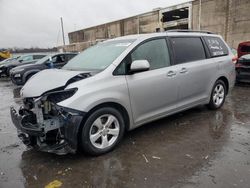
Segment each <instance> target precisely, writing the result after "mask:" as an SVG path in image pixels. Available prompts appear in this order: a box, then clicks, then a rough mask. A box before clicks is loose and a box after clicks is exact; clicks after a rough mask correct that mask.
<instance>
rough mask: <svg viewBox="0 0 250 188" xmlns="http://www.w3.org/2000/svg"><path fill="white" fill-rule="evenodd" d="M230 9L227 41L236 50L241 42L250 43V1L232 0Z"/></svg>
mask: <svg viewBox="0 0 250 188" xmlns="http://www.w3.org/2000/svg"><path fill="white" fill-rule="evenodd" d="M229 7H230V9H229V21H228V22H229V24H228V28H227V30H228V31H227V41H228V43H229V44H231V45H232V46H233V47H235V48H236V47H237V46H238V44H239V43H240V42H243V41H250V1H249V0H230V1H229Z"/></svg>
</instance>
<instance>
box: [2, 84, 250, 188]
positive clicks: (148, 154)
mask: <svg viewBox="0 0 250 188" xmlns="http://www.w3.org/2000/svg"><path fill="white" fill-rule="evenodd" d="M19 89H20V88H16V87H14V86H13V85H12V83H11V82H9V81H7V80H5V81H4V80H1V81H0V101H1V103H0V187H1V188H6V187H7V188H8V187H9V188H22V187H28V188H30V187H32V188H33V187H34V188H39V187H44V186H46V185H47V184H48V183H50V182H52V181H54V180H59V181H60V182H62V187H76V188H77V187H107V188H110V187H119V188H121V187H150V188H151V187H174V188H176V187H184V188H186V187H188V188H189V187H201V188H206V187H208V188H210V187H220V188H224V187H225V188H230V187H240V188H245V187H246V188H247V187H249V185H250V178H249V177H250V85H241V86H236V87H235V88H234V90H233V91H232V93H231V94H230V95H229V96H228V98H227V100H226V103H225V105H224V107H223V108H222V109H221V110H218V111H210V110H208V109H207V108H206V107H197V108H195V109H192V110H189V111H186V112H183V113H179V114H176V115H174V116H171V117H168V118H165V119H162V120H160V121H156V122H153V123H150V124H148V125H145V126H143V127H141V128H138V129H136V130H134V131H131V132H129V133H127V134H126V136H125V138H124V140H123V141H122V143H121V145H120V146H119V147H118V148H116V149H115V151H113V152H111V153H109V154H106V155H103V156H100V157H88V156H86V155H84V154H77V155H66V156H57V155H53V154H48V153H42V152H37V151H34V150H32V149H28V148H26V147H25V146H24V145H23V144H22V143H21V142H20V140H19V139H18V138H17V134H16V129H15V128H14V126H13V125H12V123H11V120H10V115H9V107H10V106H11V105H13V106H15V107H18V106H19V105H20V104H21V100H20V98H19V95H18V93H19Z"/></svg>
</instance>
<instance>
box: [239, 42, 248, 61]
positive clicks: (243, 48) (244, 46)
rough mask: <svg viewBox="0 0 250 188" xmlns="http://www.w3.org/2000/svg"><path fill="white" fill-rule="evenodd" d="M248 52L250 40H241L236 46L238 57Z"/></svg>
mask: <svg viewBox="0 0 250 188" xmlns="http://www.w3.org/2000/svg"><path fill="white" fill-rule="evenodd" d="M247 54H250V41H246V42H242V43H240V44H239V46H238V58H240V57H241V56H243V55H247Z"/></svg>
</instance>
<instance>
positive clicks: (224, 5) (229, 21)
mask: <svg viewBox="0 0 250 188" xmlns="http://www.w3.org/2000/svg"><path fill="white" fill-rule="evenodd" d="M199 1H200V0H196V1H194V2H193V6H192V20H193V22H192V28H193V29H194V30H199V8H200V5H199ZM249 12H250V1H249V0H202V5H201V30H209V31H212V32H215V33H218V34H220V35H222V36H223V38H224V39H225V40H226V41H227V43H228V44H229V45H230V46H232V47H234V48H237V47H238V44H239V43H240V42H243V41H246V40H250V16H249V15H250V14H249Z"/></svg>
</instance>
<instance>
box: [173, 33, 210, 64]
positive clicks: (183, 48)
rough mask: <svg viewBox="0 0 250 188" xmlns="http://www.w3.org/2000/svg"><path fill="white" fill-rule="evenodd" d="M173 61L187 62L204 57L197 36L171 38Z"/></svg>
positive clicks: (200, 42)
mask: <svg viewBox="0 0 250 188" xmlns="http://www.w3.org/2000/svg"><path fill="white" fill-rule="evenodd" d="M170 40H171V43H172V46H173V50H174V57H175V63H176V64H181V63H187V62H191V61H198V60H202V59H206V53H205V50H204V46H203V43H202V41H201V38H199V37H177V38H171V39H170Z"/></svg>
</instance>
